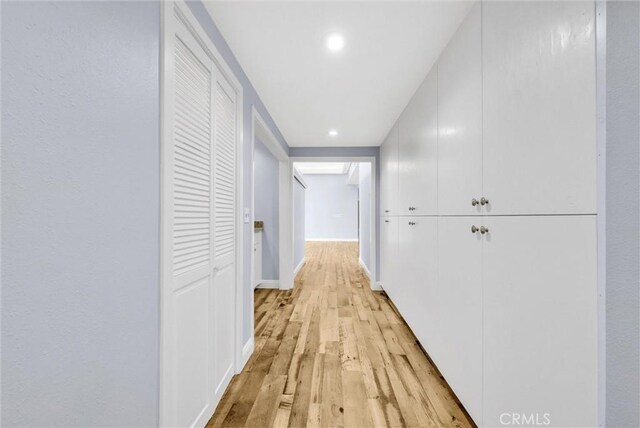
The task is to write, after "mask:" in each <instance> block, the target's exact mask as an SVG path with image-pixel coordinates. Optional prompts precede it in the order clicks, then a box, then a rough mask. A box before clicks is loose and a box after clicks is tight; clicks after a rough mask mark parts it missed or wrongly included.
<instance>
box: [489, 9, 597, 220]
mask: <svg viewBox="0 0 640 428" xmlns="http://www.w3.org/2000/svg"><path fill="white" fill-rule="evenodd" d="M482 12H483V13H482V20H483V21H482V60H483V113H484V118H483V121H484V132H483V138H484V141H483V153H484V159H483V192H484V193H483V194H484V196H485V197H486V198H487V199H488V200H489V206H488V207H487V208H488V209H487V212H488V213H489V214H591V213H595V205H596V193H595V190H596V129H595V126H596V93H595V89H596V80H595V79H596V68H595V60H596V54H595V5H594V2H593V1H590V2H579V1H559V2H553V1H551V2H535V1H532V2H483V3H482Z"/></svg>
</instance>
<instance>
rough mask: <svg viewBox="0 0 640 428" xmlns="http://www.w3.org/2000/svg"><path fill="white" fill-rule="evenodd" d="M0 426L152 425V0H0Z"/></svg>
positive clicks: (156, 168)
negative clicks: (0, 272) (68, 0)
mask: <svg viewBox="0 0 640 428" xmlns="http://www.w3.org/2000/svg"><path fill="white" fill-rule="evenodd" d="M1 27H2V125H3V127H2V210H3V211H2V256H3V257H2V308H1V312H2V339H1V340H2V385H1V389H2V398H1V401H2V420H1V423H0V424H1V425H2V426H129V427H132V426H157V425H158V397H159V395H158V388H159V353H158V346H159V344H158V341H159V313H158V311H159V305H160V302H159V295H160V294H159V269H160V266H159V254H160V248H159V233H158V231H159V229H160V225H159V214H160V200H159V195H160V137H159V129H160V123H159V118H160V111H159V108H160V93H159V87H160V86H159V42H160V38H159V34H160V4H159V3H158V2H3V3H2V26H1Z"/></svg>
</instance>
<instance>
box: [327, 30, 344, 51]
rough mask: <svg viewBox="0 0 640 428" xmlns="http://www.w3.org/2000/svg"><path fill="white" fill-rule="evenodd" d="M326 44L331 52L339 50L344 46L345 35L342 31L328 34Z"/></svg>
mask: <svg viewBox="0 0 640 428" xmlns="http://www.w3.org/2000/svg"><path fill="white" fill-rule="evenodd" d="M324 44H325V46H326V47H327V49H329V50H330V51H331V52H339V51H341V50H342V48H344V36H343V35H342V34H340V33H331V34H328V35H327V37H325V39H324Z"/></svg>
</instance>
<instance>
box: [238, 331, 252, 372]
mask: <svg viewBox="0 0 640 428" xmlns="http://www.w3.org/2000/svg"><path fill="white" fill-rule="evenodd" d="M253 347H254V342H253V335H252V336H251V338H250V339H249V340H247V343H245V344H244V346H243V347H242V357H241V358H242V360H241V361H240V367H237V368H236V373H240V372H241V371H242V369H243V368H244V366H245V365H247V361H249V358H251V354H253Z"/></svg>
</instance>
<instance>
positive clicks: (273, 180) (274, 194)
mask: <svg viewBox="0 0 640 428" xmlns="http://www.w3.org/2000/svg"><path fill="white" fill-rule="evenodd" d="M254 147H255V149H254V153H253V156H254V158H253V171H254V178H253V179H254V185H255V187H254V199H255V200H254V210H255V219H256V220H261V221H263V222H264V228H263V229H262V279H264V280H277V279H278V278H279V267H280V266H279V249H278V245H279V236H278V233H279V231H280V224H279V221H280V218H279V209H280V207H279V200H278V197H279V191H278V190H279V180H280V176H279V167H280V165H279V162H278V159H276V158H275V157H274V156H273V154H272V153H271V152H270V151H269V149H268V148H267V146H265V145H264V144H263V143H262V142H261V141H260V140H258V139H256V141H255V145H254Z"/></svg>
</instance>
